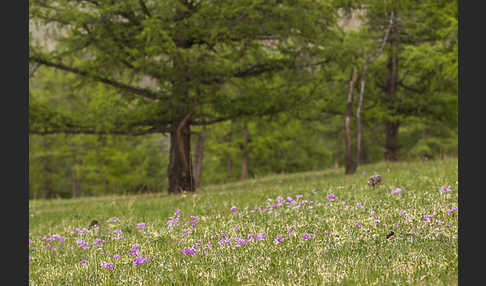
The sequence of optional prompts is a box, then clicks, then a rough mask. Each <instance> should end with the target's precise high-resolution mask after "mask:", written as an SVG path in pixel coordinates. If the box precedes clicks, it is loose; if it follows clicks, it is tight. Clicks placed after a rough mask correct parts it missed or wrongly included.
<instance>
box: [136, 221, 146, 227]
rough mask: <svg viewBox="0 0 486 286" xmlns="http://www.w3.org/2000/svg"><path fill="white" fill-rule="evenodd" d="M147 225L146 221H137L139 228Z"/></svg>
mask: <svg viewBox="0 0 486 286" xmlns="http://www.w3.org/2000/svg"><path fill="white" fill-rule="evenodd" d="M146 226H147V224H146V223H144V222H140V223H137V228H144V227H146Z"/></svg>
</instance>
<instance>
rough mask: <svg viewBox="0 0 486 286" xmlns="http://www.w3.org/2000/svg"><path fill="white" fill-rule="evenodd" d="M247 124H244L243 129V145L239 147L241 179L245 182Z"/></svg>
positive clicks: (246, 170) (246, 171)
mask: <svg viewBox="0 0 486 286" xmlns="http://www.w3.org/2000/svg"><path fill="white" fill-rule="evenodd" d="M248 137H249V131H248V123H247V122H245V126H244V128H243V144H242V145H241V151H242V153H243V158H242V160H241V179H242V180H246V179H248Z"/></svg>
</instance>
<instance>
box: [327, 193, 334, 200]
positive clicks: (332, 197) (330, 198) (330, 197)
mask: <svg viewBox="0 0 486 286" xmlns="http://www.w3.org/2000/svg"><path fill="white" fill-rule="evenodd" d="M326 198H328V199H329V200H330V201H334V200H336V199H337V197H336V196H335V195H333V194H328V195H327V196H326Z"/></svg>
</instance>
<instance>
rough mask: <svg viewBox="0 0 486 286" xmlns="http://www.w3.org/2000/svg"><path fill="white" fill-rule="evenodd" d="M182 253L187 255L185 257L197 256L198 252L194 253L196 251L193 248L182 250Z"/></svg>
mask: <svg viewBox="0 0 486 286" xmlns="http://www.w3.org/2000/svg"><path fill="white" fill-rule="evenodd" d="M181 253H182V254H185V255H194V254H196V252H194V250H193V249H192V248H184V249H182V250H181Z"/></svg>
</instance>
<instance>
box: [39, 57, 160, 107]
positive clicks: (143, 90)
mask: <svg viewBox="0 0 486 286" xmlns="http://www.w3.org/2000/svg"><path fill="white" fill-rule="evenodd" d="M29 61H33V62H36V63H39V64H42V65H45V66H49V67H53V68H56V69H60V70H64V71H68V72H71V73H74V74H78V75H81V76H84V77H87V78H91V79H93V80H96V81H99V82H102V83H105V84H108V85H111V86H113V87H116V88H119V89H122V90H125V91H128V92H131V93H133V94H136V95H140V96H143V97H145V98H148V99H160V98H161V96H160V95H159V94H157V93H156V92H153V91H151V90H149V89H146V88H138V87H133V86H130V85H127V84H123V83H120V82H117V81H114V80H112V79H108V78H104V77H100V76H97V75H93V74H90V73H89V72H87V71H83V70H80V69H77V68H73V67H69V66H66V65H64V64H62V63H53V62H50V61H48V60H45V59H42V58H39V57H36V56H29Z"/></svg>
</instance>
